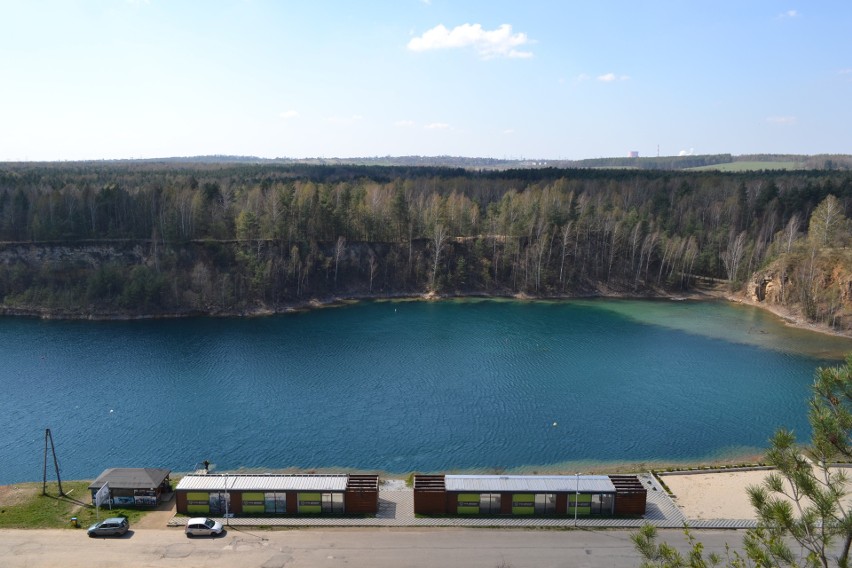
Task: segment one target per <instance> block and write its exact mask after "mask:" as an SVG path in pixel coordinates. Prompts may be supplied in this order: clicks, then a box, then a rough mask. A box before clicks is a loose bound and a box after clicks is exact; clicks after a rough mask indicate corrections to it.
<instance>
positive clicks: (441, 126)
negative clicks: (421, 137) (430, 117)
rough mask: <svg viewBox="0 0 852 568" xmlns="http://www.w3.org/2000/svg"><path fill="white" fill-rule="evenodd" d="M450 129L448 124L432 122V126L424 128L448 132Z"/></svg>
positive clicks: (428, 125)
mask: <svg viewBox="0 0 852 568" xmlns="http://www.w3.org/2000/svg"><path fill="white" fill-rule="evenodd" d="M449 127H450V125H449V124H447V123H446V122H432V123H430V124H427V125H426V126H424V127H423V128H425V129H426V130H446V129H447V128H449Z"/></svg>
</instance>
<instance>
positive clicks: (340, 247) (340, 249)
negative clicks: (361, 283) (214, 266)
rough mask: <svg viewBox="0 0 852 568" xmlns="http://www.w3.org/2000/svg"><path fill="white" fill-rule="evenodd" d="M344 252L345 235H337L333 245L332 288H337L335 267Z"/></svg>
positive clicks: (338, 264)
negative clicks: (335, 242)
mask: <svg viewBox="0 0 852 568" xmlns="http://www.w3.org/2000/svg"><path fill="white" fill-rule="evenodd" d="M345 252H346V237H337V244H335V245H334V289H335V290H336V289H337V268H338V266H340V259H341V258H342V257H343V254H344V253H345Z"/></svg>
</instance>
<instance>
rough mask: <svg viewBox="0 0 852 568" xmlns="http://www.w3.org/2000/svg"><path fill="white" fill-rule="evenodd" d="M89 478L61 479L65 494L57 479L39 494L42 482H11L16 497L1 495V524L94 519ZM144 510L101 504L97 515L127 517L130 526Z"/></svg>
mask: <svg viewBox="0 0 852 568" xmlns="http://www.w3.org/2000/svg"><path fill="white" fill-rule="evenodd" d="M89 483H90V482H89V481H71V482H67V481H66V482H64V483H63V484H62V489H63V490H64V491H65V496H64V497H63V496H60V495H59V488H58V487H57V486H56V483H51V484H48V486H47V495H42V484H41V483H19V484H16V485H15V486H14V488H15V491H16V493H17V495H18V496H17V497H14V498H9V497H8V494H0V496H2V495H6V496H7V498H0V528H7V529H8V528H17V529H45V528H70V527H71V517H77V519H78V521H79V524H80V527H81V528H86V527H88V526H89V525H91V524H92V523H94V522H95V517H96V515H95V508H94V507H93V506H92V504H91V503H92V496H91V493H89V490H88V486H89ZM145 513H147V511H137V510H134V509H118V508H113V509H112V511H110V510H109V508H103V507H102V508H101V511H100V519H101V520H103V519H105V518H107V517H127V519H128V521H129V522H130V527H131V528H133V524H134V523H135V522H136V521H138V520H139V519H140V518H142V516H144V515H145Z"/></svg>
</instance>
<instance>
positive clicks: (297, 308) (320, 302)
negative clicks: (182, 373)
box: [0, 290, 852, 339]
mask: <svg viewBox="0 0 852 568" xmlns="http://www.w3.org/2000/svg"><path fill="white" fill-rule="evenodd" d="M467 298H470V299H482V300H515V301H522V302H527V301H528V302H536V301H570V300H590V299H596V298H600V299H623V300H675V301H685V300H693V301H725V302H729V303H732V304H741V305H746V306H751V307H754V308H758V309H761V310H764V311H766V312H769V313H771V314H773V315H775V316H776V317H778V318H779V319H780V320H782V321H783V322H784V324H785V325H786V326H788V327H792V328H795V329H801V330H805V331H810V332H814V333H820V334H823V335H831V336H835V337H840V338H847V339H852V330H849V331H847V332H844V331H838V330H836V329H833V328H830V327H829V326H827V325H825V324H819V323H813V322H809V321H807V320H806V319H804V318H803V317H802V316H801V315H800V314H798V313H797V312H796V311H795V310H793V309H791V308H788V307H786V306H778V305H774V304H767V303H765V302H760V301H756V300H753V299H751V298H749V297H747V296H746V295H745V294H742V293H732V292H727V291H717V290H690V291H686V292H683V293H680V294H671V293H654V294H622V293H612V292H606V293H604V292H601V293H594V294H577V295H555V296H533V295H530V294H527V293H525V292H519V293H516V294H482V293H469V294H468V293H461V294H460V293H454V294H439V293H436V292H424V293H420V294H408V293H400V294H365V295H351V296H335V297H329V298H311V299H308V300H305V301H303V302H295V303H290V304H286V305H283V306H281V307H278V308H268V307H258V308H254V309H250V310H236V311H209V312H199V311H193V312H183V313H178V312H175V313H165V314H147V315H132V314H117V313H113V314H81V313H74V312H63V311H52V310H48V309H26V308H7V307H0V317H22V318H36V319H42V320H67V321H146V320H156V319H183V318H256V317H269V316H275V315H284V314H292V313H305V312H309V311H312V310H316V309H324V308H335V307H341V306H348V305H353V304H357V303H360V302H381V301H410V302H435V301H442V300H457V299H467Z"/></svg>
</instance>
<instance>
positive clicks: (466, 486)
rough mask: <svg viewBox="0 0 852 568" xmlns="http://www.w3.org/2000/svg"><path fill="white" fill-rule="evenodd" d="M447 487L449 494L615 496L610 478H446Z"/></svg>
mask: <svg viewBox="0 0 852 568" xmlns="http://www.w3.org/2000/svg"><path fill="white" fill-rule="evenodd" d="M578 482H579V483H578ZM444 484H445V485H446V488H447V491H471V492H474V493H488V492H495V493H499V492H504V491H506V492H508V491H519V492H520V491H524V492H531V493H567V492H570V493H577V492H580V493H615V485H613V484H612V481H610V479H609V477H608V476H606V475H581V476H579V477H578V476H576V475H446V476H444Z"/></svg>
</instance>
